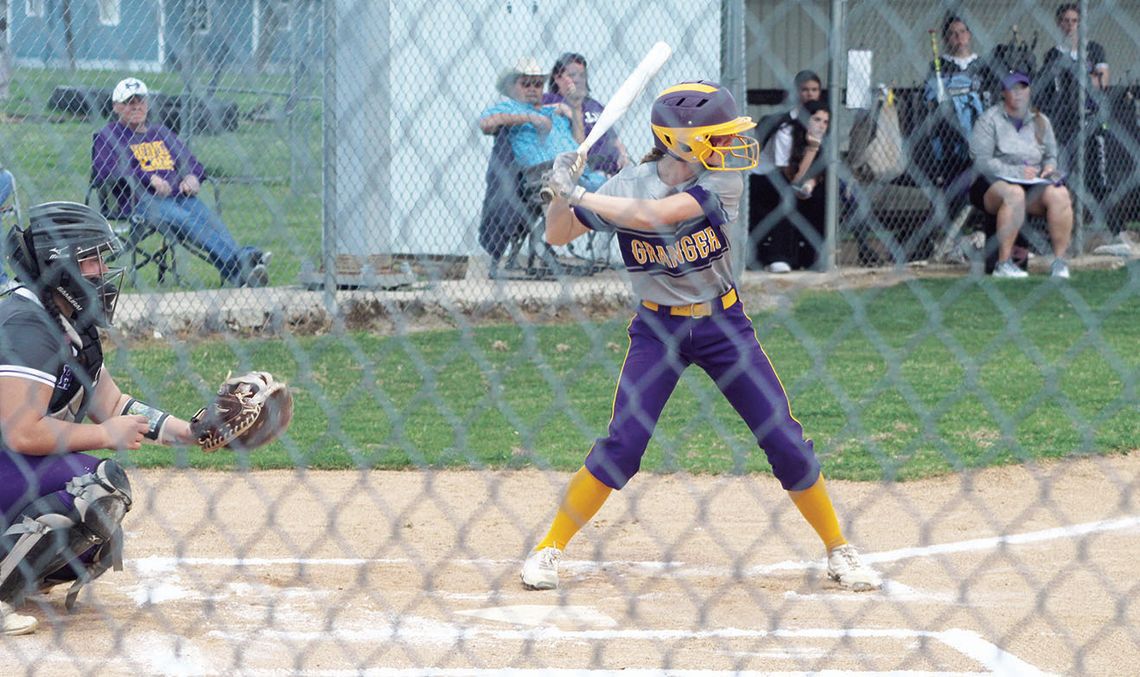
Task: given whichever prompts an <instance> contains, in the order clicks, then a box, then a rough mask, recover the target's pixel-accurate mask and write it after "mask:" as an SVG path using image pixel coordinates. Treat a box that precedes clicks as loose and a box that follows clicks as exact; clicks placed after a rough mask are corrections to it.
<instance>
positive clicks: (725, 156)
mask: <svg viewBox="0 0 1140 677" xmlns="http://www.w3.org/2000/svg"><path fill="white" fill-rule="evenodd" d="M651 122H652V126H653V136H654V145H656V147H657V148H658V149H660V150H662V151H664V152H666V153H669V154H670V155H672V156H673V157H675V158H677V159H678V160H684V161H685V162H700V163H701V164H702V165H704V167H705V169H711V170H718V171H743V170H747V169H752V168H753V167H755V166H756V162H757V160H758V158H759V157H760V147H759V144H757V143H756V139H752V138H749V137H746V136H741V135H740V133H741V132H744V131H747V130H749V129H752V128H753V127H755V126H756V123H755V122H753V121H752V118H750V117H746V116H740V115H739V113H738V111H737V108H736V99H734V98H733V97H732V93H731V92H729V91H728V90H727V89H725V88H724V87H721V86H720V85H718V84H716V83H715V82H705V81H704V80H698V81H696V82H682V83H681V84H679V85H674V86H672V87H670V88H668V89H666V90H665V91H663V92H661V93H660V94H658V95H657V99H656V100H655V101H654V102H653V115H652V118H651ZM715 137H724V138H726V139H727V140H728V145H720V144H719V143H718V144H714V143H713V141H712V139H713V138H715ZM714 157H715V158H716V161H715V162H713V163H710V162H709V160H710V159H711V158H714Z"/></svg>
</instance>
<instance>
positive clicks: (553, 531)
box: [534, 466, 613, 550]
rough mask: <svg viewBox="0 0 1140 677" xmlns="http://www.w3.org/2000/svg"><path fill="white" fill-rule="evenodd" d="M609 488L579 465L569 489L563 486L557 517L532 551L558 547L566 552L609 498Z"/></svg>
mask: <svg viewBox="0 0 1140 677" xmlns="http://www.w3.org/2000/svg"><path fill="white" fill-rule="evenodd" d="M611 491H613V489H611V488H610V487H607V486H606V485H604V484H602V483H601V482H600V481H598V478H596V477H594V475H593V474H592V473H591V472H590V471H589V470H586V466H582V467H581V468H580V469H579V470H578V472H576V473H574V477H573V478H571V479H570V486H568V487H566V496H565V497H564V498H563V499H562V505H560V506H558V514H557V515H555V516H554V522H553V523H552V524H551V525H550V531H548V532H546V538H544V539H542V542H541V543H539V544H538V545H536V546H535V548H534V549H535V550H542V549H543V548H558V549H559V550H565V549H566V544H567V543H569V542H570V539H571V538H574V534H576V533H578V530H579V529H581V528H582V527H583V526H584V525H585V524H586V522H589V521H590V519H591V518H593V516H594V515H595V514H597V512H598V509H599V508H601V507H602V504H603V503H605V502H606V499H607V498H609V497H610V492H611Z"/></svg>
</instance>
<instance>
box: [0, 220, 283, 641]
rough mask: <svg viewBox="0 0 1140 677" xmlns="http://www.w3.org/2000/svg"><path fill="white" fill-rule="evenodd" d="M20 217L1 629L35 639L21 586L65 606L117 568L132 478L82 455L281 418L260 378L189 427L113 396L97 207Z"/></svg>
mask: <svg viewBox="0 0 1140 677" xmlns="http://www.w3.org/2000/svg"><path fill="white" fill-rule="evenodd" d="M28 216H29V222H28V225H27V227H26V228H21V227H20V226H18V225H17V226H16V227H14V228H13V229H12V230H11V232H10V233H9V234H8V241H7V251H8V260H9V262H10V263H11V266H12V270H13V271H14V272H15V274H16V278H17V280H18V281H19V283H20V284H21V285H22V286H20V287H17V288H16V289H15V291H14V292H13V293H12V294H11V295H10V296H8V297H7V298H5V299H4V300H3V301H2V302H0V435H2V442H0V512H2V516H0V634H5V635H20V634H27V633H31V632H34V631H35V629H36V626H37V623H38V622H37V620H36V619H35V618H34V617H32V616H28V615H24V614H19V613H16V611H15V606H16V605H18V604H20V603H21V602H22V601H23V599H24V597H25V596H26V595H27V594H28V593H29V592H34V591H36V590H46V589H48V588H51V587H52V586H54V585H56V584H59V583H64V582H70V583H72V585H71V588H70V590H69V591H68V593H67V597H66V606H67V608H68V609H69V610H70V609H71V608H72V606H73V605H74V603H75V599H76V595H77V594H78V592H79V590H80V588H81V587H82V586H83V584H84V583H87V582H89V581H91V580H93V579H94V578H96V577H98V576H99V575H100V574H102V573H103V572H105V571H106V570H107V569H108V568H110V567H111V566H114V567H115V568H116V569H121V568H122V540H123V530H122V527H121V522H122V519H123V516H124V515H125V514H126V513H127V512H128V511H129V510H130V509H131V485H130V482H129V481H128V479H127V475H126V473H125V472H124V470H123V468H122V466H121V465H119V464H118V463H117V462H116V461H115V460H114V459H112V458H98V457H96V456H92V455H89V454H85V453H80V452H86V451H95V450H100V449H110V450H115V451H120V452H122V451H125V450H130V449H138V448H139V446H140V445H141V444H143V442H144V441H146V442H151V443H158V444H165V445H190V444H199V445H200V446H201V447H202V448H203V449H204V450H207V451H210V450H213V449H216V448H219V447H221V446H224V445H231V446H237V445H238V444H242V443H244V444H245V446H246V448H252V447H254V446H257V445H258V444H263V443H265V442H267V441H269V440H270V439H272V438H273V437H274V436H276V434H277V433H279V432H280V431H281V430H282V429H284V426H285V425H287V424H288V418H289V415H291V412H292V404H291V400H290V399H289V397H290V396H289V394H288V390H287V389H286V388H285V387H284V385H283V384H280V383H276V382H274V381H273V378H272V377H271V376H269V375H268V374H262V373H259V372H254V373H253V374H250V375H249V376H248V377H241V378H237V379H230V380H229V381H227V382H226V383H225V384H223V386H222V389H221V390H220V391H219V396H218V398H217V399H216V401H215V402H214V403H212V404H211V405H210V406H208V407H207V408H205V409H203V410H202V411H200V412H199V413H198V414H197V415H196V416H195V417H194V418H193V419H191V420H190V421H186V420H183V419H180V418H177V417H175V416H172V415H171V414H169V413H167V412H165V411H162V410H160V409H158V408H156V407H154V406H151V405H148V404H145V403H143V402H140V401H138V400H136V399H134V398H133V397H131V396H130V395H127V394H125V393H123V392H122V391H120V390H119V386H117V385H116V384H115V380H114V379H113V378H112V377H111V374H110V373H109V372H108V371H107V367H106V365H104V364H103V348H102V345H101V343H100V338H99V331H98V330H99V327H106V326H109V325H110V323H111V320H112V317H113V315H114V310H115V304H116V301H117V298H118V293H119V288H118V284H119V283H120V281H121V279H122V275H123V272H122V270H110V269H109V268H108V267H107V264H106V261H107V260H108V259H111V258H114V256H115V255H116V254H118V253H119V243H118V240H117V238H116V237H115V235H114V234H113V233H112V231H111V228H110V225H109V224H108V223H107V221H106V219H104V218H103V217H102V216H101V215H100V214H99V213H98V212H97V211H95V210H93V209H91V208H90V207H87V206H85V205H81V204H77V203H71V202H49V203H45V204H41V205H36V206H35V207H32V208H31V209H30V210H29V211H28ZM283 401H287V405H286V404H284V403H282V402H283ZM270 403H275V404H276V406H277V408H275V409H273V410H272V412H270V408H271V405H270ZM88 421H89V422H88ZM247 435H252V437H248V436H247Z"/></svg>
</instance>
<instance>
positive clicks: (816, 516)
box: [788, 473, 847, 552]
mask: <svg viewBox="0 0 1140 677" xmlns="http://www.w3.org/2000/svg"><path fill="white" fill-rule="evenodd" d="M788 495H789V496H791V497H792V502H793V503H795V504H796V507H797V508H799V510H800V514H801V515H803V516H804V519H806V520H807V522H808V524H810V525H811V527H812V529H815V533H817V534H819V538H820V540H822V541H823V544H824V546H826V547H827V550H828V552H830V551H831V550H832V549H833V548H838V547H839V546H841V545H843V544H845V543H846V542H847V539H846V538H843V531H842V530H841V529H840V528H839V518H838V517H836V516H835V508H834V506H832V505H831V497H830V496H828V494H827V485H826V484H824V481H823V474H822V473H821V474H820V476H819V479H818V480H816V482H815V484H813V485H811V487H810V488H808V489H804V490H803V491H789V492H788Z"/></svg>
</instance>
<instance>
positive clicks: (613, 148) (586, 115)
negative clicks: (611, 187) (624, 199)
mask: <svg viewBox="0 0 1140 677" xmlns="http://www.w3.org/2000/svg"><path fill="white" fill-rule="evenodd" d="M562 100H563V99H562V95H561V94H554V93H551V92H547V93H545V94H543V95H542V104H543V105H544V106H546V105H553V104H556V103H561V102H562ZM605 108H606V107H605V106H603V105H602V103H601V102H600V101H598V100H597V99H593V98H590V97H586V99H585V100H584V101H583V102H582V123H583V128H584V130H585V133H586V135H587V136H589V134H590V130H592V129H593V128H594V125H595V124H597V122H598V116H600V115H601V114H602V111H603V110H605ZM620 158H621V154H620V153H619V152H618V148H617V133H616V132H615V131H614V130H613V129H611V130H610V131H608V132H606V133H605V134H603V135H602V138H600V139H598V142H597V143H595V144H594V145H593V147H592V148H590V152H589V153H587V155H586V159H587V161H589V163H590V167H591V168H593V169H596V170H598V171H600V172H604V173H605V174H607V175H611V176H612V175H613V174H617V172H618V169H619V167H618V160H619V159H620Z"/></svg>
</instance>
